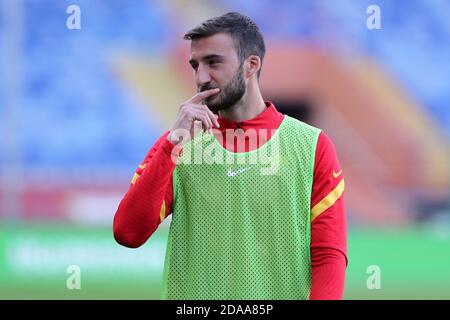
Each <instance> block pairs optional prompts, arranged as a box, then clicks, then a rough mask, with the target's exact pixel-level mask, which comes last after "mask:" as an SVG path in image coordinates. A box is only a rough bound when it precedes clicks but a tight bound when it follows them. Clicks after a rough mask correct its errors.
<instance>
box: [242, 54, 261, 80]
mask: <svg viewBox="0 0 450 320" xmlns="http://www.w3.org/2000/svg"><path fill="white" fill-rule="evenodd" d="M245 65H246V70H245V74H246V76H247V78H251V77H253V76H255V77H256V75H257V73H258V71H259V69H261V58H260V57H259V56H256V55H251V56H249V57H248V58H247V60H246V61H245Z"/></svg>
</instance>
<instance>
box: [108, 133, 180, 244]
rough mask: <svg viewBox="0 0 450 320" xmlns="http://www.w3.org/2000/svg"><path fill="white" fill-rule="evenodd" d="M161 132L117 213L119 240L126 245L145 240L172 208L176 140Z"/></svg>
mask: <svg viewBox="0 0 450 320" xmlns="http://www.w3.org/2000/svg"><path fill="white" fill-rule="evenodd" d="M168 134H169V131H168V132H166V133H165V134H164V135H163V136H161V137H160V138H159V139H158V141H157V142H156V143H155V144H154V145H153V147H152V148H151V149H150V151H149V152H148V154H147V156H146V157H145V159H144V161H143V162H142V163H141V165H140V166H139V168H138V169H137V170H136V173H135V174H134V177H133V179H132V181H131V185H130V188H129V189H128V192H127V193H126V194H125V196H124V197H123V199H122V201H121V202H120V204H119V207H118V209H117V212H116V214H115V216H114V224H113V232H114V238H115V239H116V241H117V242H118V243H119V244H121V245H123V246H126V247H130V248H137V247H139V246H141V245H142V244H144V243H145V242H146V241H147V239H148V238H149V237H150V236H151V235H152V234H153V232H154V231H155V230H156V228H157V227H158V225H159V224H160V223H161V222H162V221H163V220H164V218H165V217H166V216H167V215H168V213H169V212H170V211H171V207H172V202H173V192H172V172H173V170H175V163H174V162H173V161H172V159H171V152H172V149H173V146H174V145H173V144H172V143H171V142H169V141H168V140H167V139H166V137H167V135H168Z"/></svg>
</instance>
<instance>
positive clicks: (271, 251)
mask: <svg viewBox="0 0 450 320" xmlns="http://www.w3.org/2000/svg"><path fill="white" fill-rule="evenodd" d="M319 132H320V130H319V129H317V128H314V127H312V126H309V125H307V124H305V123H303V122H300V121H298V120H296V119H294V118H291V117H289V116H287V115H285V118H284V120H283V121H282V123H281V125H280V127H279V128H278V130H276V132H275V133H274V134H273V136H272V138H271V139H270V140H269V141H268V142H266V143H265V144H263V145H262V146H261V147H260V148H258V149H256V150H253V151H250V152H245V153H234V152H230V151H228V150H226V149H225V148H224V147H223V146H222V145H221V144H220V142H219V141H217V140H216V139H215V137H214V136H213V135H212V134H200V135H199V136H197V137H196V138H195V139H193V140H191V141H190V142H188V143H187V144H186V145H185V146H184V147H183V153H182V155H181V157H180V158H179V159H178V161H179V162H178V164H177V166H176V169H175V171H174V172H173V191H174V202H173V213H172V222H171V225H170V231H169V238H168V245H167V251H166V258H165V265H164V282H163V292H162V298H163V299H308V298H309V293H310V289H311V258H310V207H311V203H310V201H311V189H312V181H313V169H314V158H315V148H316V144H317V138H318V135H319Z"/></svg>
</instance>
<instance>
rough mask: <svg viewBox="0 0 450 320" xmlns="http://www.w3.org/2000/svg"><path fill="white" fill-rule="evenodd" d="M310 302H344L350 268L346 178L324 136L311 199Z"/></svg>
mask: <svg viewBox="0 0 450 320" xmlns="http://www.w3.org/2000/svg"><path fill="white" fill-rule="evenodd" d="M311 220H312V222H311V262H312V287H311V294H310V299H311V300H315V299H333V300H337V299H342V295H343V293H344V282H345V271H346V267H347V231H346V219H345V206H344V177H343V173H342V170H341V166H340V164H339V161H338V158H337V155H336V150H335V148H334V145H333V143H332V142H331V140H330V139H329V138H328V136H327V135H326V134H325V133H323V132H321V133H320V135H319V139H318V142H317V148H316V159H315V165H314V182H313V188H312V196H311Z"/></svg>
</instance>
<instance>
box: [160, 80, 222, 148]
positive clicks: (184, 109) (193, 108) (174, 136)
mask: <svg viewBox="0 0 450 320" xmlns="http://www.w3.org/2000/svg"><path fill="white" fill-rule="evenodd" d="M219 91H220V89H219V88H215V89H210V90H205V91H202V92H199V93H197V94H196V95H195V96H193V97H192V98H191V99H189V100H187V101H186V102H184V103H182V104H181V106H180V109H179V110H178V114H177V118H176V119H175V123H174V125H173V126H172V128H171V129H170V133H169V134H168V136H167V140H169V141H170V142H171V143H173V144H185V143H186V142H188V141H189V140H190V139H192V138H194V134H195V132H196V130H195V125H196V124H195V122H198V123H199V124H201V125H202V129H203V130H204V131H209V130H210V129H212V128H213V127H215V128H219V122H218V121H217V118H218V116H217V115H215V114H214V113H213V112H212V111H211V110H209V108H208V106H206V105H204V104H202V101H203V100H205V99H206V98H208V97H209V96H212V95H214V94H216V93H219Z"/></svg>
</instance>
